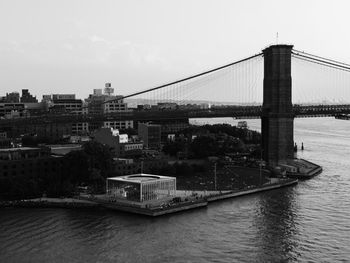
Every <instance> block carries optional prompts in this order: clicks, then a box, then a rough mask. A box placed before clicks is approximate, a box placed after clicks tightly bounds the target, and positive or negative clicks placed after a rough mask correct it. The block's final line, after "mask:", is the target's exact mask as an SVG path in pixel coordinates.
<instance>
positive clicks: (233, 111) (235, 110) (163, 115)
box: [0, 104, 350, 128]
mask: <svg viewBox="0 0 350 263" xmlns="http://www.w3.org/2000/svg"><path fill="white" fill-rule="evenodd" d="M293 112H294V116H295V117H296V118H303V117H305V118H308V117H331V116H336V115H338V114H350V105H348V104H346V105H310V106H300V105H294V106H293ZM261 114H262V107H261V106H224V107H213V108H211V109H196V110H191V109H185V110H180V109H176V110H142V111H137V110H135V111H130V112H119V113H110V114H103V115H91V114H86V115H82V114H79V115H77V114H68V113H62V114H47V115H41V116H32V117H26V118H17V119H1V120H0V128H2V127H10V126H12V125H31V124H39V125H45V124H50V123H77V122H89V123H94V122H102V121H123V120H134V121H152V120H154V121H156V120H172V119H174V120H175V119H187V118H188V119H190V118H222V117H232V118H237V119H245V118H247V119H259V118H260V116H261Z"/></svg>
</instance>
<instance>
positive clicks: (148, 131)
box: [138, 123, 161, 149]
mask: <svg viewBox="0 0 350 263" xmlns="http://www.w3.org/2000/svg"><path fill="white" fill-rule="evenodd" d="M138 135H139V138H140V139H141V140H143V144H144V146H145V147H146V148H148V149H159V148H160V143H161V126H160V125H158V124H149V123H139V124H138Z"/></svg>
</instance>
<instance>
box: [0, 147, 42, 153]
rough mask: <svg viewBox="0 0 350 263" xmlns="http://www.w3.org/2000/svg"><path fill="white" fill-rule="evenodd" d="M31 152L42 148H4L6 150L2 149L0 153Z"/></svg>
mask: <svg viewBox="0 0 350 263" xmlns="http://www.w3.org/2000/svg"><path fill="white" fill-rule="evenodd" d="M30 150H40V148H37V147H19V148H4V149H0V152H16V151H30Z"/></svg>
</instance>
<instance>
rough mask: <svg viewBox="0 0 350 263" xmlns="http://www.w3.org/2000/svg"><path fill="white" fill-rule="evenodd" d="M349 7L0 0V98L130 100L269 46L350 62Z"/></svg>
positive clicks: (278, 2)
mask: <svg viewBox="0 0 350 263" xmlns="http://www.w3.org/2000/svg"><path fill="white" fill-rule="evenodd" d="M349 12H350V1H346V0H344V1H338V0H333V1H325V0H318V1H316V0H315V1H310V0H302V1H295V0H294V1H284V0H273V1H267V0H266V1H265V0H264V1H261V0H255V1H253V0H240V1H238V0H237V1H236V0H173V1H170V0H138V1H136V0H124V1H118V0H95V1H93V0H55V1H53V0H0V95H5V93H6V92H11V91H20V90H21V89H22V88H28V89H29V90H30V91H31V92H32V94H34V95H37V97H39V98H40V99H41V96H42V94H51V93H76V94H77V96H78V97H80V98H83V97H86V96H87V95H88V94H89V93H91V92H92V89H94V88H103V87H104V83H105V82H111V83H112V87H114V88H115V89H116V93H118V94H124V95H126V94H128V93H131V92H133V91H137V90H143V89H146V88H150V87H153V86H156V85H159V84H163V83H166V82H170V81H172V80H176V79H179V78H181V77H185V76H188V75H191V74H193V73H197V72H200V71H202V70H206V69H210V68H213V67H216V66H221V65H223V64H225V63H229V62H231V61H235V60H237V59H240V58H244V57H247V56H250V55H253V54H256V53H259V52H260V51H261V49H263V48H264V47H266V46H268V45H269V44H273V43H276V33H277V32H278V33H279V42H280V43H291V44H294V45H295V48H296V49H299V50H305V51H308V52H310V53H313V54H320V55H322V56H326V57H330V58H333V59H338V60H341V61H344V62H350V51H349V50H350V29H349V26H350V15H349Z"/></svg>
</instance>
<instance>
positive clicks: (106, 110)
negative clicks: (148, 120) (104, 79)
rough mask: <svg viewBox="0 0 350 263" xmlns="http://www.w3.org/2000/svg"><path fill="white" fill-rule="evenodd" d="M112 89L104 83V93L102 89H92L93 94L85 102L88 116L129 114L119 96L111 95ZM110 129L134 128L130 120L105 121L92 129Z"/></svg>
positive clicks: (126, 106)
mask: <svg viewBox="0 0 350 263" xmlns="http://www.w3.org/2000/svg"><path fill="white" fill-rule="evenodd" d="M113 93H114V89H113V88H111V84H110V83H106V85H105V89H104V93H103V94H102V89H94V91H93V94H90V95H89V98H88V99H87V100H86V101H87V103H88V105H89V106H88V112H89V114H99V115H102V114H113V113H122V112H129V111H131V110H129V109H128V105H127V103H125V102H124V100H123V99H122V98H123V96H121V95H113ZM101 126H102V127H105V128H112V129H119V130H120V129H121V130H123V129H128V128H133V127H134V122H133V121H132V120H125V121H105V122H103V123H96V124H95V125H94V126H93V127H91V128H92V129H98V128H100V127H101Z"/></svg>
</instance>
